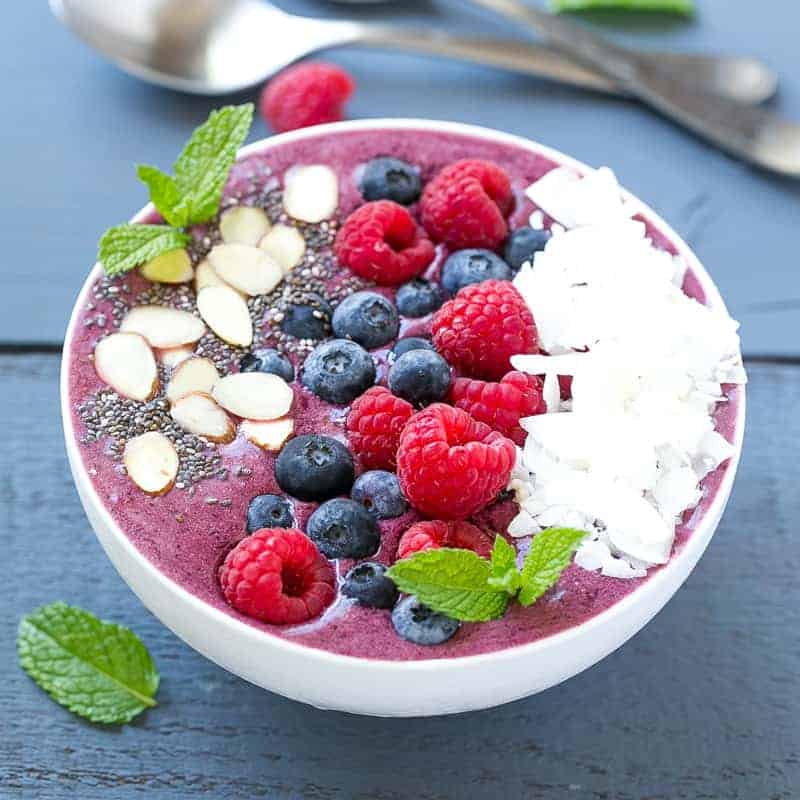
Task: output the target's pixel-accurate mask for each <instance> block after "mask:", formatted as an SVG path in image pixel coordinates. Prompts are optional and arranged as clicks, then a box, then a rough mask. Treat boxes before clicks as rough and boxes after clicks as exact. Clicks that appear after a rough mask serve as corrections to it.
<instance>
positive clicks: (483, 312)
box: [432, 281, 539, 380]
mask: <svg viewBox="0 0 800 800" xmlns="http://www.w3.org/2000/svg"><path fill="white" fill-rule="evenodd" d="M432 330H433V344H434V345H435V347H436V349H437V350H438V351H439V352H440V353H441V354H442V355H443V356H444V357H445V358H446V359H447V360H448V361H449V362H450V364H451V365H452V366H454V367H456V369H458V370H460V371H461V372H463V373H464V374H465V375H469V376H470V377H473V378H484V379H486V380H500V378H502V377H503V375H505V374H506V372H508V371H509V370H510V369H511V356H513V355H516V354H517V353H538V352H539V346H538V334H537V332H536V323H534V321H533V316H532V315H531V312H530V311H529V310H528V306H527V305H526V304H525V301H524V300H523V299H522V295H520V293H519V292H518V291H517V290H516V289H515V288H514V286H513V284H511V283H509V282H508V281H483V283H475V284H472V285H471V286H465V287H464V288H463V289H462V290H461V291H460V292H459V293H458V294H457V295H456V296H455V297H454V298H453V299H452V300H449V301H448V302H447V303H445V304H444V305H443V306H442V307H441V308H440V309H439V310H438V311H437V312H436V315H435V316H434V318H433V322H432Z"/></svg>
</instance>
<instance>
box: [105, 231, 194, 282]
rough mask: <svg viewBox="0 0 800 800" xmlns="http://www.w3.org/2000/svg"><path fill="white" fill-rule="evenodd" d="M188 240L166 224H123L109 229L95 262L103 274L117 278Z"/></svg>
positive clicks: (184, 235)
mask: <svg viewBox="0 0 800 800" xmlns="http://www.w3.org/2000/svg"><path fill="white" fill-rule="evenodd" d="M188 243H189V237H188V236H187V235H186V234H185V233H181V231H177V230H175V229H174V228H170V227H168V226H166V225H136V224H131V223H125V224H124V225H116V226H114V227H113V228H109V229H108V230H107V231H106V232H105V233H104V234H103V238H102V239H101V240H100V245H99V248H98V252H97V260H98V261H99V262H100V263H101V264H102V265H103V270H104V271H105V273H106V275H120V274H121V273H123V272H128V271H129V270H132V269H134V267H138V266H139V265H140V264H144V263H146V262H147V261H150V259H152V258H155V257H156V256H160V255H161V254H162V253H168V252H169V251H170V250H177V249H178V248H179V247H184V246H185V245H187V244H188Z"/></svg>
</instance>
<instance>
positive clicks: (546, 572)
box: [517, 528, 586, 606]
mask: <svg viewBox="0 0 800 800" xmlns="http://www.w3.org/2000/svg"><path fill="white" fill-rule="evenodd" d="M585 536H586V531H579V530H575V529H574V528H548V529H547V530H544V531H542V532H541V533H537V534H536V536H534V537H533V540H532V541H531V549H530V551H529V552H528V555H527V556H526V557H525V564H524V565H523V567H522V589H521V590H520V593H519V596H518V597H517V600H519V602H520V603H521V604H522V605H523V606H529V605H532V604H533V603H535V602H536V601H537V600H538V599H539V598H540V597H541V596H542V595H543V594H544V593H545V592H546V591H547V590H548V589H549V588H550V587H551V586H552V585H553V584H554V583H555V582H556V581H557V580H558V579H559V578H560V577H561V573H562V572H563V571H564V570H565V569H566V568H567V567H568V566H569V563H570V561H572V554H573V553H574V552H575V550H576V549H577V547H578V545H579V544H580V543H581V541H582V540H583V539H584V537H585Z"/></svg>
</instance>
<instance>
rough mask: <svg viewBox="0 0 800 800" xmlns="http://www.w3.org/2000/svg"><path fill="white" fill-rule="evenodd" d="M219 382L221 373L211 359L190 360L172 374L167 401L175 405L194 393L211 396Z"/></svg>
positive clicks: (195, 358) (196, 358) (197, 358)
mask: <svg viewBox="0 0 800 800" xmlns="http://www.w3.org/2000/svg"><path fill="white" fill-rule="evenodd" d="M218 380H219V373H218V372H217V368H216V367H215V366H214V362H213V361H212V360H211V359H210V358H199V357H197V356H196V357H194V358H189V359H187V360H186V361H184V362H182V363H181V364H180V366H179V367H178V368H177V369H176V370H175V372H173V373H172V378H171V379H170V382H169V386H167V400H169V401H170V403H174V402H175V401H176V400H179V399H180V398H181V397H185V396H186V395H187V394H192V393H193V392H204V393H205V394H210V392H211V390H212V389H213V388H214V384H215V383H216V382H217V381H218Z"/></svg>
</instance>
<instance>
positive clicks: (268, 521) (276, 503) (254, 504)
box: [247, 494, 294, 533]
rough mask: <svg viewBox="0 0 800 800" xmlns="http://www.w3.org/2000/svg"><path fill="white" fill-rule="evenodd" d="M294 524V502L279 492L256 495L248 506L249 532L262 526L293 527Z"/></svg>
mask: <svg viewBox="0 0 800 800" xmlns="http://www.w3.org/2000/svg"><path fill="white" fill-rule="evenodd" d="M292 525H294V514H292V504H291V503H290V502H289V501H288V500H287V499H286V498H285V497H281V496H280V495H278V494H259V495H256V496H255V497H254V498H253V499H252V500H251V501H250V505H249V506H248V507H247V532H248V533H253V531H257V530H261V528H291V527H292Z"/></svg>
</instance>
